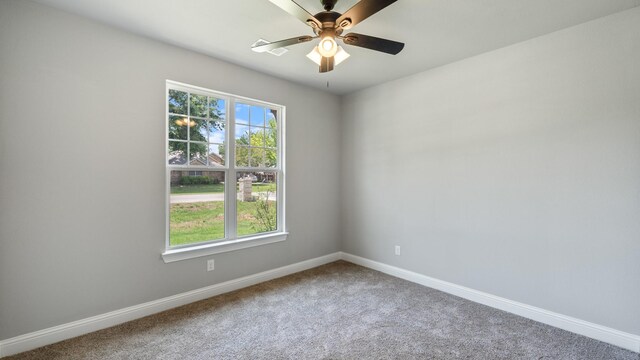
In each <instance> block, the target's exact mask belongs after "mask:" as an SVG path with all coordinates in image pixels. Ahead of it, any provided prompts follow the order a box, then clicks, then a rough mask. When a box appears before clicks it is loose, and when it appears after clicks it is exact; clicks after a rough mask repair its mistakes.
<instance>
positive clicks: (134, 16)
mask: <svg viewBox="0 0 640 360" xmlns="http://www.w3.org/2000/svg"><path fill="white" fill-rule="evenodd" d="M36 1H37V2H39V3H43V4H46V5H50V6H53V7H56V8H60V9H63V10H66V11H69V12H72V13H76V14H79V15H83V16H86V17H89V18H92V19H95V20H98V21H100V22H103V23H106V24H110V25H113V26H116V27H118V28H121V29H124V30H127V31H130V32H132V33H136V34H140V35H144V36H147V37H150V38H153V39H157V40H160V41H163V42H166V43H169V44H173V45H177V46H180V47H183V48H187V49H190V50H194V51H197V52H200V53H203V54H207V55H210V56H213V57H216V58H218V59H223V60H227V61H229V62H233V63H236V64H239V65H242V66H245V67H248V68H251V69H255V70H258V71H261V72H264V73H268V74H271V75H275V76H278V77H281V78H284V79H287V80H291V81H294V82H297V83H301V84H306V85H309V86H313V87H316V88H319V89H324V90H328V91H331V92H333V93H336V94H345V93H348V92H352V91H355V90H358V89H362V88H365V87H368V86H372V85H375V84H379V83H382V82H386V81H389V80H392V79H397V78H400V77H403V76H407V75H410V74H413V73H417V72H420V71H424V70H427V69H430V68H434V67H437V66H441V65H444V64H447V63H451V62H454V61H457V60H461V59H464V58H467V57H470V56H474V55H477V54H481V53H484V52H487V51H491V50H494V49H497V48H500V47H504V46H507V45H510V44H514V43H517V42H521V41H524V40H527V39H531V38H534V37H536V36H540V35H543V34H547V33H550V32H553V31H556V30H560V29H563V28H567V27H570V26H573V25H577V24H580V23H583V22H586V21H589V20H592V19H596V18H598V17H602V16H606V15H609V14H613V13H615V12H619V11H623V10H626V9H629V8H632V7H635V6H639V5H640V0H398V1H397V2H396V3H394V4H392V5H391V6H389V7H387V8H386V9H384V10H382V11H381V12H379V13H377V14H376V15H374V16H372V17H371V18H369V19H367V20H366V21H364V22H362V23H360V24H358V25H357V26H356V27H354V28H353V29H352V30H351V31H354V32H358V33H362V34H367V35H373V36H377V37H383V38H388V39H391V40H396V41H400V42H404V43H405V44H406V45H405V48H404V50H403V51H402V52H401V53H400V54H398V55H396V56H392V55H387V54H383V53H378V52H374V51H371V50H367V49H362V48H357V47H353V46H345V49H346V50H347V51H348V52H349V53H350V54H351V58H349V59H347V60H346V61H345V62H344V63H342V64H340V65H339V66H337V67H336V69H335V70H334V71H332V72H330V73H325V74H319V73H318V68H317V65H315V64H314V63H312V62H311V61H310V60H308V59H307V58H306V57H305V55H306V53H308V52H309V51H310V50H311V49H312V48H313V46H314V45H315V41H313V42H309V43H305V44H300V45H295V46H291V47H289V52H287V53H286V54H284V55H282V56H280V57H276V56H274V55H270V54H267V53H261V54H259V53H255V52H253V51H251V49H250V46H251V44H252V43H253V42H254V41H256V40H257V39H258V38H264V39H267V40H270V41H276V40H281V39H285V38H291V37H295V36H298V35H312V32H311V28H309V27H308V26H306V25H304V24H303V23H302V22H300V21H299V20H297V19H296V18H294V17H293V16H291V15H289V14H287V13H285V12H284V11H283V10H281V9H280V8H278V7H277V6H275V5H273V4H272V3H271V2H269V1H268V0H225V1H223V0H36ZM297 2H298V3H299V4H300V5H302V6H303V7H304V8H306V9H307V10H309V12H311V13H313V14H315V13H316V12H319V11H320V10H322V6H321V4H320V0H297ZM356 2H357V1H356V0H340V1H338V4H337V5H336V8H335V9H334V10H335V11H337V12H340V13H343V12H345V11H346V10H347V9H348V8H350V7H351V6H352V5H353V4H355V3H356ZM327 82H329V88H328V89H327Z"/></svg>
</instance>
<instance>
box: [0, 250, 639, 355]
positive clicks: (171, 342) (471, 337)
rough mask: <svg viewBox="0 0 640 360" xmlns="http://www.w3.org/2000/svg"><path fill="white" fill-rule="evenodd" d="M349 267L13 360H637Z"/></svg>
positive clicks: (300, 276) (332, 267) (314, 272)
mask: <svg viewBox="0 0 640 360" xmlns="http://www.w3.org/2000/svg"><path fill="white" fill-rule="evenodd" d="M639 358H640V357H639V356H638V354H636V353H633V352H630V351H626V350H623V349H620V348H617V347H615V346H611V345H608V344H605V343H602V342H599V341H596V340H591V339H588V338H586V337H583V336H579V335H575V334H572V333H569V332H566V331H563V330H559V329H556V328H553V327H550V326H547V325H543V324H540V323H537V322H535V321H531V320H527V319H525V318H521V317H518V316H515V315H511V314H508V313H505V312H502V311H499V310H495V309H492V308H489V307H486V306H483V305H479V304H476V303H473V302H470V301H467V300H464V299H461V298H458V297H455V296H452V295H448V294H445V293H443V292H440V291H437V290H432V289H429V288H426V287H423V286H420V285H416V284H413V283H410V282H407V281H404V280H401V279H397V278H394V277H391V276H387V275H385V274H382V273H379V272H377V271H373V270H369V269H366V268H363V267H360V266H357V265H353V264H350V263H347V262H344V261H339V262H335V263H332V264H328V265H325V266H321V267H319V268H315V269H311V270H308V271H304V272H301V273H297V274H293V275H290V276H287V277H284V278H280V279H276V280H272V281H269V282H266V283H263V284H259V285H255V286H252V287H249V288H246V289H242V290H238V291H235V292H232V293H228V294H224V295H220V296H217V297H213V298H210V299H207V300H203V301H200V302H197V303H193V304H190V305H186V306H183V307H180V308H177V309H173V310H169V311H166V312H163V313H159V314H156V315H152V316H149V317H146V318H143V319H139V320H136V321H132V322H128V323H125V324H122V325H119V326H116V327H113V328H109V329H105V330H101V331H98V332H95V333H91V334H88V335H84V336H81V337H78V338H75V339H70V340H67V341H63V342H60V343H57V344H53V345H49V346H46V347H43V348H40V349H36V350H33V351H29V352H26V353H22V354H19V355H16V356H13V357H9V358H8V359H536V360H538V359H632V360H638V359H639Z"/></svg>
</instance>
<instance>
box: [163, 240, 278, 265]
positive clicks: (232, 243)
mask: <svg viewBox="0 0 640 360" xmlns="http://www.w3.org/2000/svg"><path fill="white" fill-rule="evenodd" d="M287 235H289V233H288V232H279V233H275V234H266V235H258V236H252V237H246V238H241V239H236V240H227V241H222V242H218V243H213V244H205V245H200V246H197V245H196V246H190V247H188V248H180V249H172V250H167V251H165V252H163V253H162V260H164V262H165V263H170V262H174V261H180V260H187V259H193V258H197V257H201V256H207V255H213V254H219V253H224V252H229V251H235V250H240V249H246V248H250V247H254V246H260V245H266V244H272V243H275V242H280V241H284V240H287Z"/></svg>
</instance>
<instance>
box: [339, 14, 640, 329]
mask: <svg viewBox="0 0 640 360" xmlns="http://www.w3.org/2000/svg"><path fill="white" fill-rule="evenodd" d="M638 59H640V8H635V9H632V10H629V11H625V12H622V13H618V14H614V15H612V16H609V17H605V18H601V19H598V20H595V21H591V22H588V23H585V24H582V25H579V26H576V27H573V28H569V29H565V30H562V31H559V32H556V33H552V34H549V35H546V36H543V37H539V38H536V39H533V40H530V41H527V42H524V43H520V44H517V45H513V46H509V47H506V48H503V49H499V50H496V51H493V52H490V53H487V54H483V55H480V56H477V57H474V58H470V59H467V60H463V61H460V62H457V63H453V64H450V65H447V66H443V67H440V68H437V69H433V70H431V71H426V72H424V73H420V74H416V75H413V76H410V77H407V78H404V79H400V80H397V81H393V82H390V83H387V84H383V85H380V86H376V87H373V88H369V89H366V90H363V91H360V92H356V93H354V94H351V95H349V96H347V97H345V98H344V99H343V101H342V107H343V115H342V116H343V127H342V129H343V131H344V132H343V135H342V145H343V147H342V149H343V154H342V158H343V161H342V170H343V171H342V186H343V187H342V191H343V196H342V213H343V249H344V250H345V251H347V252H349V253H353V254H355V255H359V256H363V257H366V258H370V259H373V260H376V261H381V262H384V263H387V264H391V265H395V266H399V267H401V268H405V269H408V270H412V271H415V272H418V273H421V274H425V275H428V276H431V277H435V278H438V279H442V280H445V281H449V282H453V283H455V284H460V285H463V286H467V287H470V288H473V289H477V290H481V291H484V292H488V293H490V294H495V295H498V296H501V297H505V298H508V299H511V300H515V301H519V302H523V303H526V304H530V305H533V306H537V307H540V308H543V309H547V310H551V311H554V312H558V313H561V314H565V315H569V316H573V317H577V318H579V319H583V320H587V321H591V322H594V323H597V324H601V325H605V326H609V327H613V328H615V329H619V330H622V331H626V332H630V333H633V334H640V312H639V311H638V304H639V300H638V299H640V281H639V279H640V66H638ZM394 245H400V246H401V250H402V255H400V256H395V255H394Z"/></svg>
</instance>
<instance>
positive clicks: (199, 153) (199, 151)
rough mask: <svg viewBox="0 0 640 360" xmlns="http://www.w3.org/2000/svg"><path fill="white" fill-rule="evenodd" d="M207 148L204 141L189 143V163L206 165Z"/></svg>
mask: <svg viewBox="0 0 640 360" xmlns="http://www.w3.org/2000/svg"><path fill="white" fill-rule="evenodd" d="M208 150H209V149H208V146H207V144H205V143H194V142H192V143H189V165H194V166H206V165H207V153H208Z"/></svg>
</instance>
